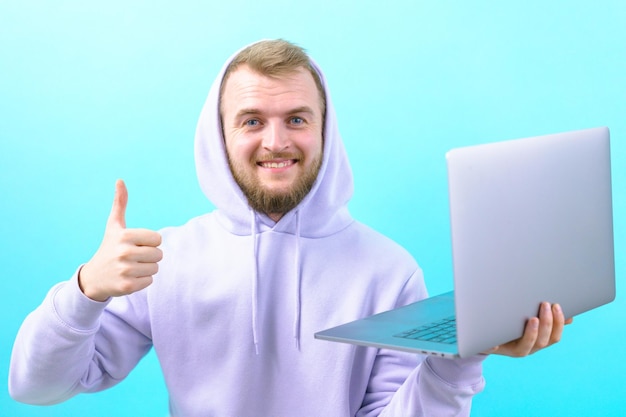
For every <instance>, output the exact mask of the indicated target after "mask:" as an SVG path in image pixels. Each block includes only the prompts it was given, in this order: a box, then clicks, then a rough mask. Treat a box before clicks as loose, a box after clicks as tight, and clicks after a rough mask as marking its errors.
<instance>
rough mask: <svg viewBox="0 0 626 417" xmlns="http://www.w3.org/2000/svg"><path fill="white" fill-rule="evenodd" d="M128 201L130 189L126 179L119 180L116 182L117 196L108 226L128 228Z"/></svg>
mask: <svg viewBox="0 0 626 417" xmlns="http://www.w3.org/2000/svg"><path fill="white" fill-rule="evenodd" d="M127 203H128V191H127V190H126V184H124V181H122V180H117V182H116V183H115V196H114V197H113V207H111V214H109V220H108V221H107V228H110V227H117V228H121V229H125V228H126V204H127Z"/></svg>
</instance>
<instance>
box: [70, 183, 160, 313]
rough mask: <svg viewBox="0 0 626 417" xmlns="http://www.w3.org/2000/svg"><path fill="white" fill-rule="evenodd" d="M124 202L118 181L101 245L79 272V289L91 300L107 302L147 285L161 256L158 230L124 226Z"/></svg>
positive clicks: (156, 268)
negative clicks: (109, 299) (110, 298)
mask: <svg viewBox="0 0 626 417" xmlns="http://www.w3.org/2000/svg"><path fill="white" fill-rule="evenodd" d="M127 202H128V191H127V190H126V185H125V184H124V181H122V180H118V181H117V183H116V184H115V198H114V199H113V207H112V208H111V214H110V215H109V220H108V221H107V224H106V230H105V232H104V238H103V239H102V243H101V245H100V248H99V249H98V251H97V252H96V253H95V255H94V256H93V258H91V260H90V261H89V262H87V263H86V264H85V265H84V266H83V267H82V268H81V270H80V272H79V275H78V283H79V285H80V289H81V290H82V291H83V293H84V294H85V295H86V296H87V297H89V298H91V299H92V300H96V301H106V300H107V299H108V298H109V297H117V296H121V295H127V294H131V293H134V292H136V291H139V290H141V289H144V288H146V287H147V286H148V285H150V284H151V283H152V275H154V274H156V273H157V271H158V269H159V267H158V264H157V262H159V261H160V260H161V259H162V258H163V253H162V252H161V250H160V249H159V248H158V246H159V245H160V244H161V235H160V234H159V233H157V232H155V231H152V230H147V229H127V228H126V204H127Z"/></svg>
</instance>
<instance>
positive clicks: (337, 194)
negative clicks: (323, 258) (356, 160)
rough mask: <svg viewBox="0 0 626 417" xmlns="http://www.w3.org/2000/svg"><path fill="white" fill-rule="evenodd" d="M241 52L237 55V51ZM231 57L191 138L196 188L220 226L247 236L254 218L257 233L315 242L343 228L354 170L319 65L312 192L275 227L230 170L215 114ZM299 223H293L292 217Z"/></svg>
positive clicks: (347, 217)
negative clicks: (320, 140) (318, 140)
mask: <svg viewBox="0 0 626 417" xmlns="http://www.w3.org/2000/svg"><path fill="white" fill-rule="evenodd" d="M238 52H239V51H238ZM238 52H236V53H235V54H233V55H232V56H231V57H230V58H229V59H228V60H227V61H226V63H225V64H224V66H223V67H222V69H221V71H220V73H219V75H218V76H217V78H216V79H215V81H214V82H213V85H212V87H211V90H210V91H209V95H208V97H207V99H206V102H205V104H204V107H203V108H202V112H201V114H200V120H199V121H198V126H197V129H196V137H195V160H196V172H197V175H198V180H199V182H200V187H201V189H202V191H203V192H204V194H205V195H206V197H207V198H208V199H209V201H211V203H213V205H214V206H215V207H216V209H217V210H216V214H217V216H218V217H219V219H220V222H221V223H222V224H223V225H224V227H226V228H227V229H228V230H229V231H230V232H231V233H234V234H236V235H249V234H251V233H252V232H251V228H252V227H253V225H252V224H251V223H252V222H253V221H255V220H254V219H255V217H256V218H257V221H258V222H259V224H258V225H254V227H255V228H256V227H258V228H259V231H260V232H262V231H264V230H268V229H273V230H275V231H279V232H286V233H296V223H299V224H298V225H297V227H298V228H299V234H300V235H301V236H302V237H308V238H316V237H323V236H328V235H331V234H333V233H335V232H337V231H339V230H341V229H343V228H345V227H346V226H347V225H348V224H349V223H350V222H351V221H352V220H351V217H350V215H349V213H348V209H347V204H348V201H349V200H350V198H351V197H352V192H353V179H352V170H351V169H350V164H349V162H348V157H347V155H346V151H345V148H344V146H343V142H342V140H341V136H340V134H339V130H338V127H337V119H336V115H335V110H334V107H333V104H332V101H331V97H330V91H329V90H328V86H327V83H326V78H325V77H324V74H323V73H322V71H321V69H320V68H319V66H318V65H317V64H316V63H315V62H313V60H311V64H312V65H313V67H314V68H315V69H316V71H317V72H318V74H319V76H320V79H321V81H322V85H323V86H324V91H325V93H326V118H325V120H324V132H323V134H324V155H323V160H322V165H321V167H320V171H319V174H318V177H317V180H316V182H315V184H314V185H313V188H312V189H311V191H310V192H309V194H308V195H307V196H306V197H305V198H304V199H303V200H302V201H301V202H300V204H299V205H298V206H297V207H296V208H294V209H293V210H291V211H290V212H288V213H286V214H285V215H284V216H283V217H282V218H281V219H280V221H278V222H277V223H275V222H274V221H273V220H271V219H270V218H269V217H267V216H266V215H264V214H263V213H256V215H255V213H253V212H252V209H251V208H250V207H249V206H248V202H247V199H246V197H245V195H244V194H243V192H242V191H241V189H240V188H239V185H238V184H237V183H236V182H235V179H234V178H233V175H232V173H231V171H230V168H229V166H228V160H227V157H226V147H225V144H224V137H223V135H222V126H221V122H220V116H219V92H220V86H221V84H222V79H223V77H224V73H225V71H226V68H227V67H228V65H229V63H230V62H231V61H232V60H233V59H234V57H235V56H236V55H237V53H238ZM296 212H299V213H298V216H297V217H299V219H298V221H295V217H296V216H295V213H296Z"/></svg>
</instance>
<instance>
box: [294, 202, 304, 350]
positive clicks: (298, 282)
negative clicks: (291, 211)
mask: <svg viewBox="0 0 626 417" xmlns="http://www.w3.org/2000/svg"><path fill="white" fill-rule="evenodd" d="M295 269H296V311H295V319H294V323H293V337H294V338H295V339H296V349H298V350H300V327H301V326H300V321H301V320H300V316H301V310H302V308H301V303H302V300H301V287H302V274H301V271H300V210H296V256H295Z"/></svg>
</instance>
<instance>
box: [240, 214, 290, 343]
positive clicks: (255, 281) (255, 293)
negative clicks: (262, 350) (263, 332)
mask: <svg viewBox="0 0 626 417" xmlns="http://www.w3.org/2000/svg"><path fill="white" fill-rule="evenodd" d="M250 213H251V215H252V218H251V221H250V225H251V226H250V227H251V229H250V235H251V237H252V259H253V263H254V273H253V274H252V339H253V341H254V351H255V353H256V354H257V355H258V354H259V339H258V325H259V319H258V301H259V300H258V299H259V263H258V262H259V261H258V239H257V238H258V231H257V219H256V214H255V212H254V210H251V211H250ZM295 215H296V235H295V237H296V253H295V257H294V267H295V273H296V276H295V279H296V283H295V284H296V293H295V301H296V303H295V317H294V323H293V337H294V339H295V340H296V349H298V350H300V328H301V316H302V297H301V292H302V291H301V287H302V273H301V265H300V211H299V210H296V212H295Z"/></svg>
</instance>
